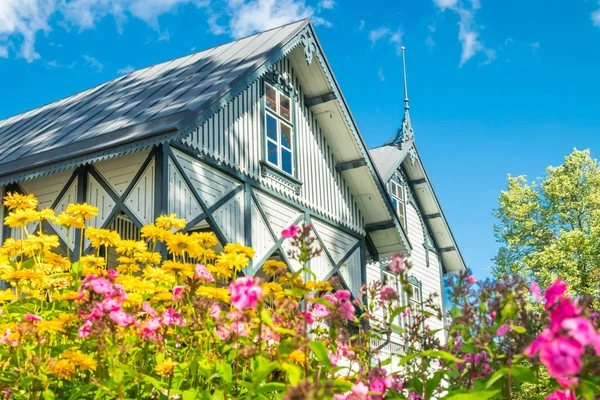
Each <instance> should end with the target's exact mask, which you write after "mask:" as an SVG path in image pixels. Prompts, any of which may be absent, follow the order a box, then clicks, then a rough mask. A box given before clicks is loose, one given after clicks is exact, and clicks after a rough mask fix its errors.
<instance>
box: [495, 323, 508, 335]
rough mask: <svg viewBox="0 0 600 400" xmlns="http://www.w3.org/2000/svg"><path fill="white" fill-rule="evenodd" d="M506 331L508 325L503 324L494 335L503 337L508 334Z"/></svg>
mask: <svg viewBox="0 0 600 400" xmlns="http://www.w3.org/2000/svg"><path fill="white" fill-rule="evenodd" d="M508 329H509V328H508V324H504V325H502V326H501V327H500V328H498V330H497V331H496V335H498V336H504V335H506V333H507V332H508Z"/></svg>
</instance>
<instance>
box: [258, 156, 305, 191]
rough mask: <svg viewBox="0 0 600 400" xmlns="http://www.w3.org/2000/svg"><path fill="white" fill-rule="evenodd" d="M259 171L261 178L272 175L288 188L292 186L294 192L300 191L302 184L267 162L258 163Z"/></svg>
mask: <svg viewBox="0 0 600 400" xmlns="http://www.w3.org/2000/svg"><path fill="white" fill-rule="evenodd" d="M260 169H261V173H262V174H263V176H268V175H272V176H274V177H275V178H277V179H281V180H282V181H284V182H285V183H287V184H288V185H290V186H293V187H294V189H295V190H296V192H298V191H299V190H300V188H301V187H302V182H301V181H299V180H298V179H296V178H295V177H294V176H292V175H290V174H288V173H287V172H285V171H283V170H281V169H279V168H277V167H276V166H274V165H273V164H271V163H269V162H268V161H264V160H263V161H260Z"/></svg>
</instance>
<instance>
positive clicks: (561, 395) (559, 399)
mask: <svg viewBox="0 0 600 400" xmlns="http://www.w3.org/2000/svg"><path fill="white" fill-rule="evenodd" d="M546 400H577V396H576V395H575V392H573V391H572V390H571V389H567V390H564V391H563V390H558V389H557V390H556V391H555V392H554V393H552V394H551V395H549V396H547V397H546Z"/></svg>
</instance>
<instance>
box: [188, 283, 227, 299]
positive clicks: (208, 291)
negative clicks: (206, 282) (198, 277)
mask: <svg viewBox="0 0 600 400" xmlns="http://www.w3.org/2000/svg"><path fill="white" fill-rule="evenodd" d="M196 294H198V296H202V297H206V298H209V299H215V300H221V301H223V302H228V301H229V299H230V296H229V292H228V291H227V289H226V288H219V287H213V286H200V287H199V288H198V290H197V291H196Z"/></svg>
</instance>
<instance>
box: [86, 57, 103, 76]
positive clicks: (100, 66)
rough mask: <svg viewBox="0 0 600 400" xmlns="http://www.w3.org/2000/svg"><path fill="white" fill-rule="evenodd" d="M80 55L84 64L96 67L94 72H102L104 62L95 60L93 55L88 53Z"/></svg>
mask: <svg viewBox="0 0 600 400" xmlns="http://www.w3.org/2000/svg"><path fill="white" fill-rule="evenodd" d="M82 57H83V59H84V60H85V65H87V66H88V67H91V68H94V69H96V72H102V70H103V69H104V64H102V63H101V62H100V61H98V60H96V59H95V58H94V57H92V56H88V55H83V56H82Z"/></svg>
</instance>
